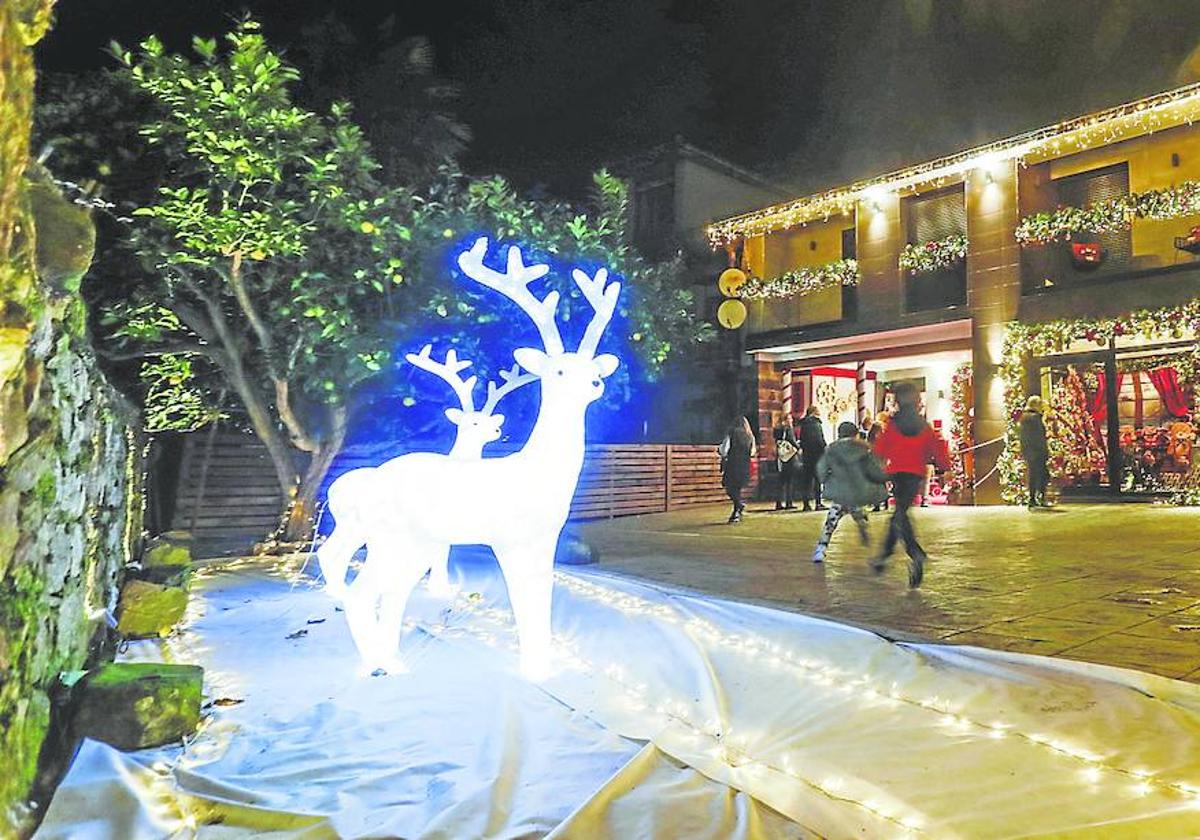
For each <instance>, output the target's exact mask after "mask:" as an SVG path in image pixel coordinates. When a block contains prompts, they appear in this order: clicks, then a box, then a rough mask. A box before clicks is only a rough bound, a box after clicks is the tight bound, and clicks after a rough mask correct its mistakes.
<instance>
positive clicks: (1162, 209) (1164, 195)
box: [1015, 181, 1200, 245]
mask: <svg viewBox="0 0 1200 840" xmlns="http://www.w3.org/2000/svg"><path fill="white" fill-rule="evenodd" d="M1198 213H1200V181H1184V182H1183V183H1182V184H1179V185H1178V186H1174V187H1166V188H1164V189H1161V190H1147V191H1146V192H1141V193H1130V194H1129V195H1122V196H1117V197H1116V198H1110V199H1105V200H1104V201H1096V202H1093V203H1092V204H1089V205H1088V206H1086V207H1059V208H1057V209H1055V210H1052V211H1048V212H1042V213H1034V214H1032V215H1029V216H1026V217H1025V218H1023V219H1022V220H1021V223H1020V224H1018V225H1017V229H1016V234H1015V235H1016V238H1017V242H1018V243H1019V244H1021V245H1048V244H1050V243H1052V242H1066V241H1068V240H1070V239H1071V238H1072V236H1073V235H1074V234H1076V233H1080V232H1087V233H1093V234H1099V233H1111V232H1113V231H1118V230H1127V229H1128V228H1129V227H1130V226H1131V225H1132V223H1133V220H1134V219H1175V218H1178V217H1180V216H1191V215H1195V214H1198Z"/></svg>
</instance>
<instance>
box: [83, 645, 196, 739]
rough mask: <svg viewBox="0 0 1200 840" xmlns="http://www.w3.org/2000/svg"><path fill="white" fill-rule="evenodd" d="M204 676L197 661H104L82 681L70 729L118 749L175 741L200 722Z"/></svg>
mask: <svg viewBox="0 0 1200 840" xmlns="http://www.w3.org/2000/svg"><path fill="white" fill-rule="evenodd" d="M203 682H204V669H203V668H201V667H199V666H198V665H168V664H164V663H158V662H115V663H109V664H107V665H104V666H102V667H101V668H100V669H99V670H98V671H96V672H95V673H93V674H91V675H90V676H89V677H88V678H87V679H86V681H85V684H84V688H83V695H82V698H81V700H80V704H79V711H78V713H77V714H76V716H75V732H76V734H78V735H80V736H82V737H86V738H93V739H95V740H97V741H103V742H104V743H106V744H111V745H112V746H114V747H116V748H117V749H120V750H140V749H145V748H147V747H157V746H161V745H163V744H169V743H171V742H172V741H178V740H180V739H181V738H183V737H184V736H186V735H190V734H192V733H193V732H195V731H196V726H197V724H198V723H199V722H200V691H201V687H202V685H203Z"/></svg>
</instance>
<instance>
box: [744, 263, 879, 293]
mask: <svg viewBox="0 0 1200 840" xmlns="http://www.w3.org/2000/svg"><path fill="white" fill-rule="evenodd" d="M860 276H861V275H859V273H858V262H857V261H856V260H834V261H833V262H831V263H826V264H825V265H817V266H811V267H809V266H806V267H804V268H794V269H792V270H791V271H786V272H784V273H783V274H780V275H779V276H778V277H772V278H771V279H769V280H763V279H762V278H761V277H751V278H749V279H748V280H747V281H746V283H745V285H743V286H742V288H741V289H740V290H739V291H738V296H739V297H741V298H744V299H746V300H762V299H768V298H775V299H778V298H789V297H800V296H803V295H810V294H812V293H813V292H819V291H821V290H822V289H829V288H833V287H834V286H857V285H858V281H859V279H860Z"/></svg>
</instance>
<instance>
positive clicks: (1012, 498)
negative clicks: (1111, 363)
mask: <svg viewBox="0 0 1200 840" xmlns="http://www.w3.org/2000/svg"><path fill="white" fill-rule="evenodd" d="M1185 335H1187V336H1190V337H1191V338H1192V339H1193V340H1194V341H1196V343H1195V344H1193V345H1192V347H1191V348H1190V349H1189V350H1187V351H1185V352H1182V353H1176V354H1172V357H1171V359H1172V361H1171V365H1172V366H1173V367H1174V368H1175V369H1176V371H1177V372H1178V374H1179V378H1180V379H1181V380H1184V381H1187V382H1192V383H1195V382H1196V381H1197V380H1196V372H1197V371H1200V299H1196V300H1193V301H1191V302H1189V303H1186V304H1184V305H1182V306H1176V307H1169V308H1166V309H1142V310H1138V311H1136V312H1131V313H1130V314H1129V315H1125V316H1122V317H1120V318H1107V319H1100V320H1095V321H1091V320H1086V319H1082V318H1077V319H1066V320H1061V321H1049V322H1046V323H1043V324H1022V323H1020V322H1016V321H1014V322H1010V323H1009V324H1008V327H1007V331H1006V334H1005V338H1004V351H1003V355H1002V357H1001V360H1000V379H1001V381H1002V382H1003V383H1004V409H1005V416H1006V417H1007V418H1008V421H1009V426H1008V432H1007V438H1006V444H1005V448H1004V451H1003V452H1002V453H1001V454H1000V459H999V463H998V465H997V469H998V471H999V473H1000V484H1001V494H1002V497H1003V498H1004V500H1005V501H1006V502H1009V503H1012V504H1025V502H1026V501H1027V499H1026V495H1025V494H1026V489H1025V477H1024V475H1025V473H1024V470H1025V467H1024V463H1023V462H1022V461H1021V459H1020V456H1019V454H1018V452H1019V448H1020V447H1019V445H1018V443H1017V441H1018V434H1017V423H1018V421H1019V419H1020V415H1021V408H1022V406H1024V404H1025V397H1026V396H1027V395H1026V394H1025V391H1024V382H1025V360H1026V359H1028V358H1030V357H1032V356H1047V355H1051V354H1054V353H1063V352H1066V351H1067V350H1068V349H1070V348H1071V347H1072V345H1077V344H1078V343H1079V342H1085V341H1086V342H1089V343H1093V344H1095V346H1097V347H1107V346H1108V345H1109V344H1110V342H1112V341H1114V340H1115V339H1118V338H1123V337H1130V338H1133V337H1137V338H1142V339H1144V340H1147V341H1154V340H1161V339H1171V340H1176V341H1177V340H1179V339H1182V338H1184V336H1185ZM1161 364H1162V363H1161V362H1155V365H1156V366H1161Z"/></svg>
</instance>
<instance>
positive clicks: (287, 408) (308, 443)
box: [271, 377, 318, 452]
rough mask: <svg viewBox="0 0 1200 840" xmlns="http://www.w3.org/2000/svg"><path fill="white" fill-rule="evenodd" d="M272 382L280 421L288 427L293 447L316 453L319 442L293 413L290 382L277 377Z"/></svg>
mask: <svg viewBox="0 0 1200 840" xmlns="http://www.w3.org/2000/svg"><path fill="white" fill-rule="evenodd" d="M271 381H272V382H273V383H274V384H275V410H276V411H278V412H279V419H280V420H282V421H283V425H284V426H286V427H287V430H288V435H290V436H291V439H292V446H294V447H296V448H297V449H299V450H301V451H303V452H316V451H317V447H318V444H317V441H315V440H313V439H312V437H310V436H309V434H308V432H307V431H305V429H304V426H303V425H302V424H301V423H300V418H299V417H297V416H296V414H295V413H294V412H293V411H292V402H291V398H290V393H289V392H290V387H289V385H288V381H287V380H286V379H279V378H275V377H272V378H271Z"/></svg>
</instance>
